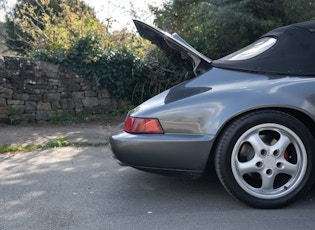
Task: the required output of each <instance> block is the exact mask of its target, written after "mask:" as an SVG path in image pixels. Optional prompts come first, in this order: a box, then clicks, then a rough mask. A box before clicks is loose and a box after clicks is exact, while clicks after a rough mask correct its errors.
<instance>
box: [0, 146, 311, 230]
mask: <svg viewBox="0 0 315 230" xmlns="http://www.w3.org/2000/svg"><path fill="white" fill-rule="evenodd" d="M314 200H315V188H313V189H312V190H311V191H310V193H309V194H308V195H307V196H306V197H303V198H302V199H300V200H299V201H298V202H296V203H294V204H293V205H291V206H289V207H286V208H283V209H278V210H259V209H253V208H250V207H248V206H246V205H243V204H242V203H240V202H238V201H236V200H234V199H232V198H231V197H230V196H229V195H228V194H227V193H226V192H225V191H224V189H223V188H222V186H221V185H220V184H219V182H218V181H217V179H216V178H212V179H209V180H187V179H179V178H170V177H165V176H160V175H154V174H149V173H145V172H141V171H138V170H136V169H132V168H130V167H121V166H119V165H118V164H117V163H116V162H115V161H114V160H113V159H112V158H111V153H110V150H109V149H108V148H107V147H85V148H74V147H67V148H55V149H47V150H40V151H34V152H28V153H18V154H16V155H2V156H0V229H1V230H7V229H10V230H11V229H15V230H16V229H34V230H35V229H45V230H46V229H76V230H78V229H194V230H196V229H233V230H236V229H256V230H259V229H286V230H288V229H314V226H315V212H314V210H315V201H314Z"/></svg>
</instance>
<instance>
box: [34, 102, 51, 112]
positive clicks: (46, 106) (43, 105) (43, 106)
mask: <svg viewBox="0 0 315 230" xmlns="http://www.w3.org/2000/svg"><path fill="white" fill-rule="evenodd" d="M37 110H39V111H40V110H42V111H51V104H50V102H38V103H37Z"/></svg>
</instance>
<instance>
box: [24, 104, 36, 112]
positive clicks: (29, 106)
mask: <svg viewBox="0 0 315 230" xmlns="http://www.w3.org/2000/svg"><path fill="white" fill-rule="evenodd" d="M36 109H37V103H36V102H35V101H26V102H25V112H26V113H32V114H33V113H34V114H35V112H36Z"/></svg>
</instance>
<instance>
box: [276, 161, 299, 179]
mask: <svg viewBox="0 0 315 230" xmlns="http://www.w3.org/2000/svg"><path fill="white" fill-rule="evenodd" d="M281 164H282V165H283V168H282V169H280V170H279V172H281V173H284V174H287V175H290V176H294V175H295V174H296V172H297V171H298V166H297V165H296V164H291V163H290V162H288V161H283V162H281Z"/></svg>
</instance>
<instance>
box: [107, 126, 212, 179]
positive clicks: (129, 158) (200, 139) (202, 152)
mask: <svg viewBox="0 0 315 230" xmlns="http://www.w3.org/2000/svg"><path fill="white" fill-rule="evenodd" d="M212 143H213V136H211V135H196V134H194V135H190V134H139V135H134V134H130V133H126V132H124V131H123V128H122V125H120V126H118V127H117V128H116V129H115V130H114V131H113V132H112V134H111V136H110V146H111V149H112V152H113V154H114V155H115V157H116V158H117V159H118V160H119V161H120V162H122V163H124V164H127V165H130V166H132V167H135V168H139V169H143V170H147V171H159V170H161V171H162V170H164V171H186V172H189V171H191V172H196V173H198V172H203V171H204V169H205V166H206V164H207V161H208V158H209V154H210V150H211V147H212Z"/></svg>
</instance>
